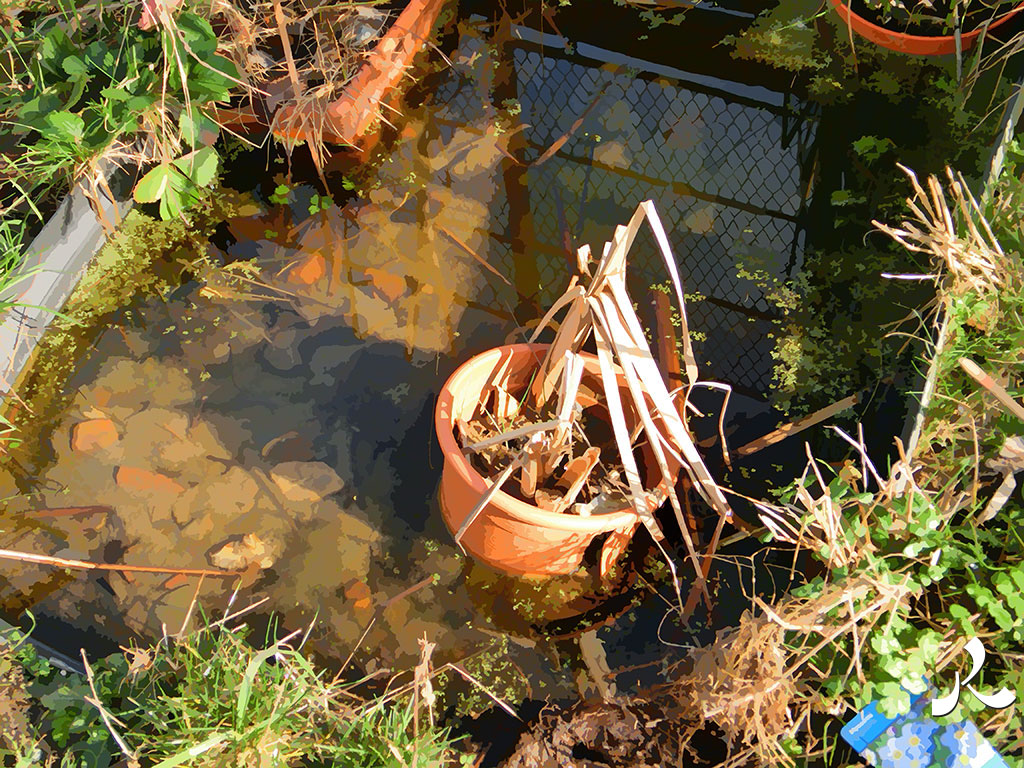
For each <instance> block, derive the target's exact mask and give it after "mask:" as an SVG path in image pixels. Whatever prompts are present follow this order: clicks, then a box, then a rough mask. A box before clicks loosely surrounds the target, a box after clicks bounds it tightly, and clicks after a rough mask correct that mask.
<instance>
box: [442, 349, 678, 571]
mask: <svg viewBox="0 0 1024 768" xmlns="http://www.w3.org/2000/svg"><path fill="white" fill-rule="evenodd" d="M546 350H547V345H546V344H512V345H508V346H503V347H497V348H495V349H491V350H488V351H487V352H484V353H483V354H480V355H477V356H476V357H474V358H472V359H470V360H468V361H467V362H466V363H464V364H463V365H462V366H461V367H460V368H459V369H458V370H457V371H455V373H454V374H452V376H451V378H450V379H448V381H447V383H446V384H445V385H444V388H443V389H442V390H441V393H440V395H438V400H437V407H436V409H435V412H434V427H435V430H436V432H437V439H438V442H439V443H440V444H441V452H442V453H443V454H444V468H443V470H442V474H441V495H440V502H441V512H442V514H443V516H444V521H445V524H446V525H447V526H448V530H449V531H451V532H452V533H454V532H455V531H457V530H458V529H459V528H460V526H461V525H462V523H463V522H464V521H465V519H466V517H467V516H468V515H469V514H470V512H472V511H473V509H474V507H476V505H477V503H478V502H479V501H480V499H481V497H482V496H483V495H484V493H485V492H486V491H487V489H488V488H489V487H490V481H488V480H484V478H483V477H482V476H481V475H480V474H479V473H478V472H477V471H476V470H475V469H474V468H473V467H472V465H471V464H470V462H469V460H468V459H467V458H466V457H465V455H464V454H463V452H462V449H461V448H460V446H459V444H458V442H457V440H456V437H455V429H456V420H457V419H462V420H464V421H468V420H469V419H470V418H471V417H472V416H473V413H474V412H475V411H476V410H477V407H478V406H479V405H480V404H481V403H483V402H486V400H487V398H488V397H489V395H490V393H491V390H492V388H493V387H494V385H495V384H496V383H499V384H502V386H504V387H505V389H506V390H507V391H509V392H512V393H517V392H521V391H523V390H525V389H526V387H527V386H528V383H529V381H530V376H531V374H532V373H533V372H534V371H535V370H536V369H537V368H538V367H539V365H540V361H541V360H542V359H543V357H544V352H545V351H546ZM499 376H500V378H498V377H499ZM599 377H600V369H599V368H598V362H597V358H596V357H594V356H592V355H584V382H587V381H588V379H589V380H590V382H592V383H591V385H590V386H592V387H597V388H600V384H599V381H600V378H599ZM496 379H497V380H496ZM620 387H621V388H622V389H623V391H624V392H625V390H626V383H625V380H624V379H622V380H621V381H620ZM626 397H628V395H624V398H626ZM670 461H671V460H670ZM647 464H648V466H652V465H653V458H651V459H650V461H648V462H647ZM670 468H671V469H672V470H673V472H674V473H678V471H679V467H678V465H676V466H670ZM517 478H518V476H517V475H513V478H512V479H511V480H510V481H509V482H510V483H512V482H517ZM655 498H657V497H656V496H655V495H654V494H652V500H653V499H655ZM639 522H640V519H639V517H638V516H637V514H636V512H635V511H634V510H633V509H632V508H631V507H626V508H624V509H622V510H619V511H616V512H607V513H602V514H596V515H592V516H589V517H584V516H580V515H575V514H571V513H565V514H559V513H555V512H548V511H546V510H543V509H540V508H539V507H537V506H535V505H533V504H528V503H526V502H523V501H520V500H519V499H517V498H515V497H513V496H511V495H509V494H507V493H505V492H504V491H498V492H497V493H496V494H495V495H494V498H493V499H492V500H491V501H490V503H488V505H487V506H486V507H485V508H484V509H483V511H482V512H481V513H480V515H479V516H478V517H477V518H476V520H475V521H474V522H473V524H472V525H471V526H470V527H469V529H468V530H467V531H466V533H465V534H464V535H463V537H462V546H463V547H465V549H466V551H467V552H468V553H469V554H471V555H472V556H473V557H474V558H476V559H477V560H479V561H481V562H483V563H485V564H487V565H489V566H491V567H492V568H495V569H496V570H498V571H501V572H502V573H507V574H512V575H516V576H553V575H559V574H567V573H571V572H573V571H574V570H575V569H576V568H577V567H579V565H580V562H581V561H582V559H583V553H584V552H585V551H586V549H587V546H588V545H589V544H590V542H591V541H593V540H594V538H595V537H596V536H599V535H601V534H610V535H609V536H608V538H607V539H606V541H605V543H604V545H603V547H602V550H601V574H602V577H603V576H605V575H606V574H607V573H608V570H609V568H610V567H611V566H612V565H613V564H614V563H615V561H616V560H617V559H618V557H619V556H620V555H621V554H622V552H623V550H624V549H625V548H626V545H627V544H628V543H629V540H630V539H631V538H632V536H633V533H634V532H635V530H636V528H637V526H638V525H639Z"/></svg>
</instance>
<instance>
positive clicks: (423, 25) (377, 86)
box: [274, 0, 446, 145]
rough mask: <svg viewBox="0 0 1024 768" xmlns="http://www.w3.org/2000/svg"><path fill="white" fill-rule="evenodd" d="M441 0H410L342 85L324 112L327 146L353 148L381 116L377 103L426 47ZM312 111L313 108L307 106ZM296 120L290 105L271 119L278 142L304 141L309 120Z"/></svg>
mask: <svg viewBox="0 0 1024 768" xmlns="http://www.w3.org/2000/svg"><path fill="white" fill-rule="evenodd" d="M445 2H446V0H411V2H410V3H409V4H408V5H407V6H406V7H405V9H404V10H403V11H402V12H401V13H400V14H399V16H398V18H397V19H396V20H395V23H394V24H392V25H391V28H390V29H389V30H388V31H387V32H386V33H385V35H384V36H383V37H382V38H381V39H380V40H379V41H378V43H377V45H376V47H375V48H374V49H373V50H372V51H371V52H370V53H369V55H368V56H367V57H366V60H365V61H364V62H363V64H362V65H361V66H360V67H359V70H358V71H357V72H356V75H355V77H353V78H352V80H351V81H350V82H349V83H348V85H346V86H345V88H344V90H343V91H342V94H341V96H340V97H339V98H338V99H337V100H335V101H333V102H332V103H331V104H329V105H328V106H327V108H326V110H325V111H326V115H325V119H323V122H322V130H323V137H324V140H325V141H328V142H330V143H332V144H350V145H355V144H356V143H357V142H359V140H360V139H361V138H362V137H363V136H364V135H365V133H366V131H367V130H368V129H369V127H370V125H371V124H372V123H373V122H374V121H375V120H377V118H378V116H379V115H380V113H381V104H382V103H383V102H384V100H385V98H386V97H387V96H388V95H389V94H390V93H391V91H392V90H393V89H394V88H395V86H397V85H398V82H399V80H401V79H402V77H403V76H404V75H405V73H406V70H408V68H409V67H410V65H411V64H412V59H413V57H414V56H415V55H416V54H417V53H418V52H419V50H420V49H421V48H422V47H423V46H424V45H425V44H426V42H427V40H428V39H429V38H430V33H431V31H432V30H433V28H434V22H435V21H437V17H438V15H439V14H440V13H441V8H442V7H443V6H444V3H445ZM309 109H310V110H311V109H312V107H311V106H310V107H309ZM298 117H299V119H296V116H295V107H289V108H285V109H284V110H282V113H281V114H280V116H279V118H278V119H277V120H276V121H275V128H274V134H275V135H276V136H277V137H278V138H283V139H289V140H293V141H300V140H304V139H306V133H307V130H306V129H307V126H308V125H310V124H316V123H318V122H319V119H317V120H314V119H313V118H312V116H302V115H300V116H298Z"/></svg>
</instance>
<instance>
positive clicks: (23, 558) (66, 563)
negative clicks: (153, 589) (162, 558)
mask: <svg viewBox="0 0 1024 768" xmlns="http://www.w3.org/2000/svg"><path fill="white" fill-rule="evenodd" d="M0 560H17V561H19V562H24V563H36V564H38V565H51V566H54V567H56V568H77V569H79V570H84V571H121V572H124V571H131V572H132V573H176V574H181V575H182V576H240V575H241V574H242V571H222V570H214V569H211V568H164V567H160V566H155V565H124V564H121V563H92V562H89V561H88V560H68V559H67V558H64V557H50V556H49V555H36V554H33V553H31V552H18V551H17V550H13V549H0Z"/></svg>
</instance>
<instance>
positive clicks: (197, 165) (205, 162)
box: [174, 147, 220, 187]
mask: <svg viewBox="0 0 1024 768" xmlns="http://www.w3.org/2000/svg"><path fill="white" fill-rule="evenodd" d="M219 164H220V158H219V157H218V156H217V152H216V150H214V149H213V147H203V148H202V149H197V150H196V151H195V152H190V153H189V154H187V155H185V156H183V157H179V158H178V159H177V160H175V161H174V165H175V167H176V168H178V169H179V170H180V171H181V172H182V173H183V174H185V176H186V177H187V178H188V179H189V180H190V181H191V182H192V183H193V184H195V185H196V186H197V187H206V186H209V185H210V184H211V183H212V182H213V180H214V178H216V176H217V166H218V165H219Z"/></svg>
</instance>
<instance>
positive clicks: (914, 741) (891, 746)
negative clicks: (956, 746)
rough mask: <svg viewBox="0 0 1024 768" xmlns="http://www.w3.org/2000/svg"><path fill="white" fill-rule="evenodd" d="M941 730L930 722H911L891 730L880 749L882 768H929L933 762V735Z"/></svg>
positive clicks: (879, 759)
mask: <svg viewBox="0 0 1024 768" xmlns="http://www.w3.org/2000/svg"><path fill="white" fill-rule="evenodd" d="M938 728H939V726H938V725H936V724H935V723H933V722H930V721H911V722H907V723H904V724H903V725H901V726H900V727H899V730H898V732H897V730H896V729H895V728H893V729H890V730H889V732H888V733H887V734H886V737H887V738H886V740H885V742H884V743H883V744H881V745H880V746H879V748H878V765H879V766H880V768H928V766H929V765H931V762H932V746H933V744H932V735H933V734H934V733H935V731H937V730H938Z"/></svg>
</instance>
